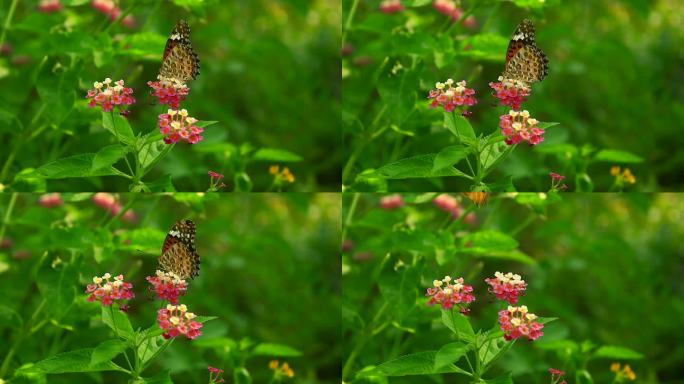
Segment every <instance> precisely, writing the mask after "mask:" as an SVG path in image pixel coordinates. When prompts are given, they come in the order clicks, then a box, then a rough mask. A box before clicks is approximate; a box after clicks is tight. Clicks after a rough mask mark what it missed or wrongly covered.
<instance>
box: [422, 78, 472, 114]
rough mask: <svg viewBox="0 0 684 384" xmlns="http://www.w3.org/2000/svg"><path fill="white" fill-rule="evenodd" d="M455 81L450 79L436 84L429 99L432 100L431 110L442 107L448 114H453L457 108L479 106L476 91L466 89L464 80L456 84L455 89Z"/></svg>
mask: <svg viewBox="0 0 684 384" xmlns="http://www.w3.org/2000/svg"><path fill="white" fill-rule="evenodd" d="M453 84H454V81H453V80H452V79H448V80H447V81H446V82H444V83H437V84H435V89H431V90H430V94H429V95H428V99H432V102H431V103H430V108H435V107H436V106H438V105H439V106H441V107H443V108H444V110H445V111H446V112H451V111H453V110H454V109H456V107H457V106H464V105H465V106H471V105H475V104H477V100H476V99H475V96H474V95H475V91H474V90H473V89H471V88H466V85H467V84H466V81H465V80H462V81H459V82H458V83H456V86H455V87H453V86H452V85H453Z"/></svg>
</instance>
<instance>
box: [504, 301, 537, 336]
mask: <svg viewBox="0 0 684 384" xmlns="http://www.w3.org/2000/svg"><path fill="white" fill-rule="evenodd" d="M536 319H537V316H536V315H535V314H534V313H529V312H528V310H527V306H524V305H521V306H519V307H512V306H509V307H508V308H507V309H504V310H501V311H499V326H500V327H501V330H502V331H504V339H506V340H513V339H518V338H520V337H523V336H524V337H526V338H527V339H529V340H536V339H538V338H540V337H541V336H542V335H543V334H544V333H543V332H542V331H541V330H542V328H544V324H542V323H538V322H536V321H535V320H536Z"/></svg>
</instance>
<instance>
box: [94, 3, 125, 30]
mask: <svg viewBox="0 0 684 384" xmlns="http://www.w3.org/2000/svg"><path fill="white" fill-rule="evenodd" d="M90 5H91V6H92V7H93V9H94V10H96V11H98V12H100V13H102V14H104V15H105V16H107V18H109V20H112V21H114V20H116V19H117V18H118V17H119V16H120V15H121V8H119V7H118V6H117V5H116V2H114V1H113V0H92V1H91V2H90ZM121 24H122V25H123V26H125V27H128V28H133V27H135V18H133V16H131V15H126V16H124V18H123V19H121Z"/></svg>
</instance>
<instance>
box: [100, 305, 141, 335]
mask: <svg viewBox="0 0 684 384" xmlns="http://www.w3.org/2000/svg"><path fill="white" fill-rule="evenodd" d="M102 321H103V322H104V323H105V324H107V326H109V328H111V329H112V330H113V331H114V334H115V335H119V336H122V337H124V338H125V339H127V340H130V339H132V338H133V336H134V335H133V326H131V322H130V320H129V319H128V316H127V315H126V314H125V313H124V312H122V311H120V310H119V305H118V304H116V303H114V304H112V305H111V306H106V307H105V306H103V307H102Z"/></svg>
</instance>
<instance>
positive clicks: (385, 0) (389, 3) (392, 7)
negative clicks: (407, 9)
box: [380, 0, 404, 14]
mask: <svg viewBox="0 0 684 384" xmlns="http://www.w3.org/2000/svg"><path fill="white" fill-rule="evenodd" d="M403 10H404V6H403V5H402V4H401V0H382V1H381V2H380V12H382V13H387V14H392V13H397V12H401V11H403Z"/></svg>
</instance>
